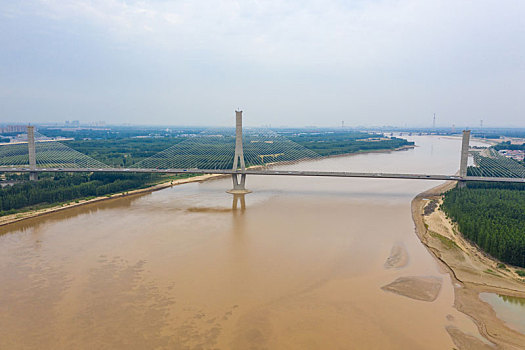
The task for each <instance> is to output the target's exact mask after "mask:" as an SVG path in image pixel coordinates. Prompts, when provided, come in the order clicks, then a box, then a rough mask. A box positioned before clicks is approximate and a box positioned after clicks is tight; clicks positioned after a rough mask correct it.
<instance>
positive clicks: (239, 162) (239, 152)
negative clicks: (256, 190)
mask: <svg viewBox="0 0 525 350" xmlns="http://www.w3.org/2000/svg"><path fill="white" fill-rule="evenodd" d="M239 166H240V168H241V169H240V170H241V171H242V172H244V170H246V164H245V162H244V151H243V148H242V111H235V156H234V158H233V171H238V170H239ZM239 176H240V180H239ZM232 180H233V188H232V189H231V190H229V191H228V193H232V194H243V193H250V192H251V191H249V190H247V189H246V186H245V185H246V174H242V173H241V174H232Z"/></svg>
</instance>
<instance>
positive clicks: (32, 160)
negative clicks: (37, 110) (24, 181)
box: [27, 125, 38, 181]
mask: <svg viewBox="0 0 525 350" xmlns="http://www.w3.org/2000/svg"><path fill="white" fill-rule="evenodd" d="M27 150H28V153H29V169H31V170H36V148H35V127H34V126H31V125H28V126H27ZM29 180H30V181H36V180H38V173H37V172H36V171H34V172H30V173H29Z"/></svg>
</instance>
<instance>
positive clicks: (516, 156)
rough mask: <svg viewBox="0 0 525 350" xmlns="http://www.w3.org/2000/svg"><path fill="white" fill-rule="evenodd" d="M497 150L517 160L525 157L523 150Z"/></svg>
mask: <svg viewBox="0 0 525 350" xmlns="http://www.w3.org/2000/svg"><path fill="white" fill-rule="evenodd" d="M498 152H499V154H501V155H502V156H505V157H507V158H512V159H515V160H519V161H523V160H524V159H525V151H522V150H510V149H502V150H501V151H498Z"/></svg>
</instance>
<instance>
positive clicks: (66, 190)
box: [0, 173, 189, 216]
mask: <svg viewBox="0 0 525 350" xmlns="http://www.w3.org/2000/svg"><path fill="white" fill-rule="evenodd" d="M187 176H189V174H182V175H181V177H187ZM159 177H160V175H156V174H111V173H94V174H82V173H80V174H65V173H56V174H46V175H44V177H43V178H41V179H40V180H39V181H35V182H29V181H26V182H20V183H17V184H15V185H13V186H6V187H3V188H1V189H0V216H2V215H8V214H13V213H16V212H18V211H20V209H31V208H33V207H38V206H44V205H49V204H57V203H63V202H68V201H72V200H76V199H79V198H86V197H95V196H103V195H107V194H111V193H118V192H125V191H129V190H133V189H137V188H142V187H146V186H148V185H151V184H152V183H155V182H158V181H159Z"/></svg>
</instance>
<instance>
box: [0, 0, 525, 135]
mask: <svg viewBox="0 0 525 350" xmlns="http://www.w3.org/2000/svg"><path fill="white" fill-rule="evenodd" d="M237 107H240V108H242V109H243V110H244V111H245V113H244V115H245V123H246V124H248V125H262V124H271V125H272V126H278V125H289V126H304V125H317V126H337V125H340V124H341V120H344V121H345V125H349V126H351V125H354V126H355V125H401V126H404V125H405V124H408V125H417V126H428V125H431V124H432V114H433V113H434V112H435V113H436V114H437V125H440V126H450V125H452V124H456V126H457V127H461V126H465V125H468V126H478V125H479V121H480V119H483V120H484V125H487V126H496V125H501V126H521V127H524V126H525V1H523V0H493V1H483V0H473V1H462V0H437V1H433V0H424V1H423V0H399V1H383V0H375V1H367V0H358V1H327V0H325V1H310V0H302V1H273V0H262V1H227V0H225V1H212V0H201V1H197V0H195V1H168V0H157V1H122V0H67V1H66V0H63V1H59V0H23V1H13V0H0V122H15V121H20V122H22V121H23V122H43V121H60V122H61V121H64V120H74V119H78V120H80V121H96V120H105V121H106V122H108V123H123V122H129V123H136V124H170V125H233V119H234V109H235V108H237Z"/></svg>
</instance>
